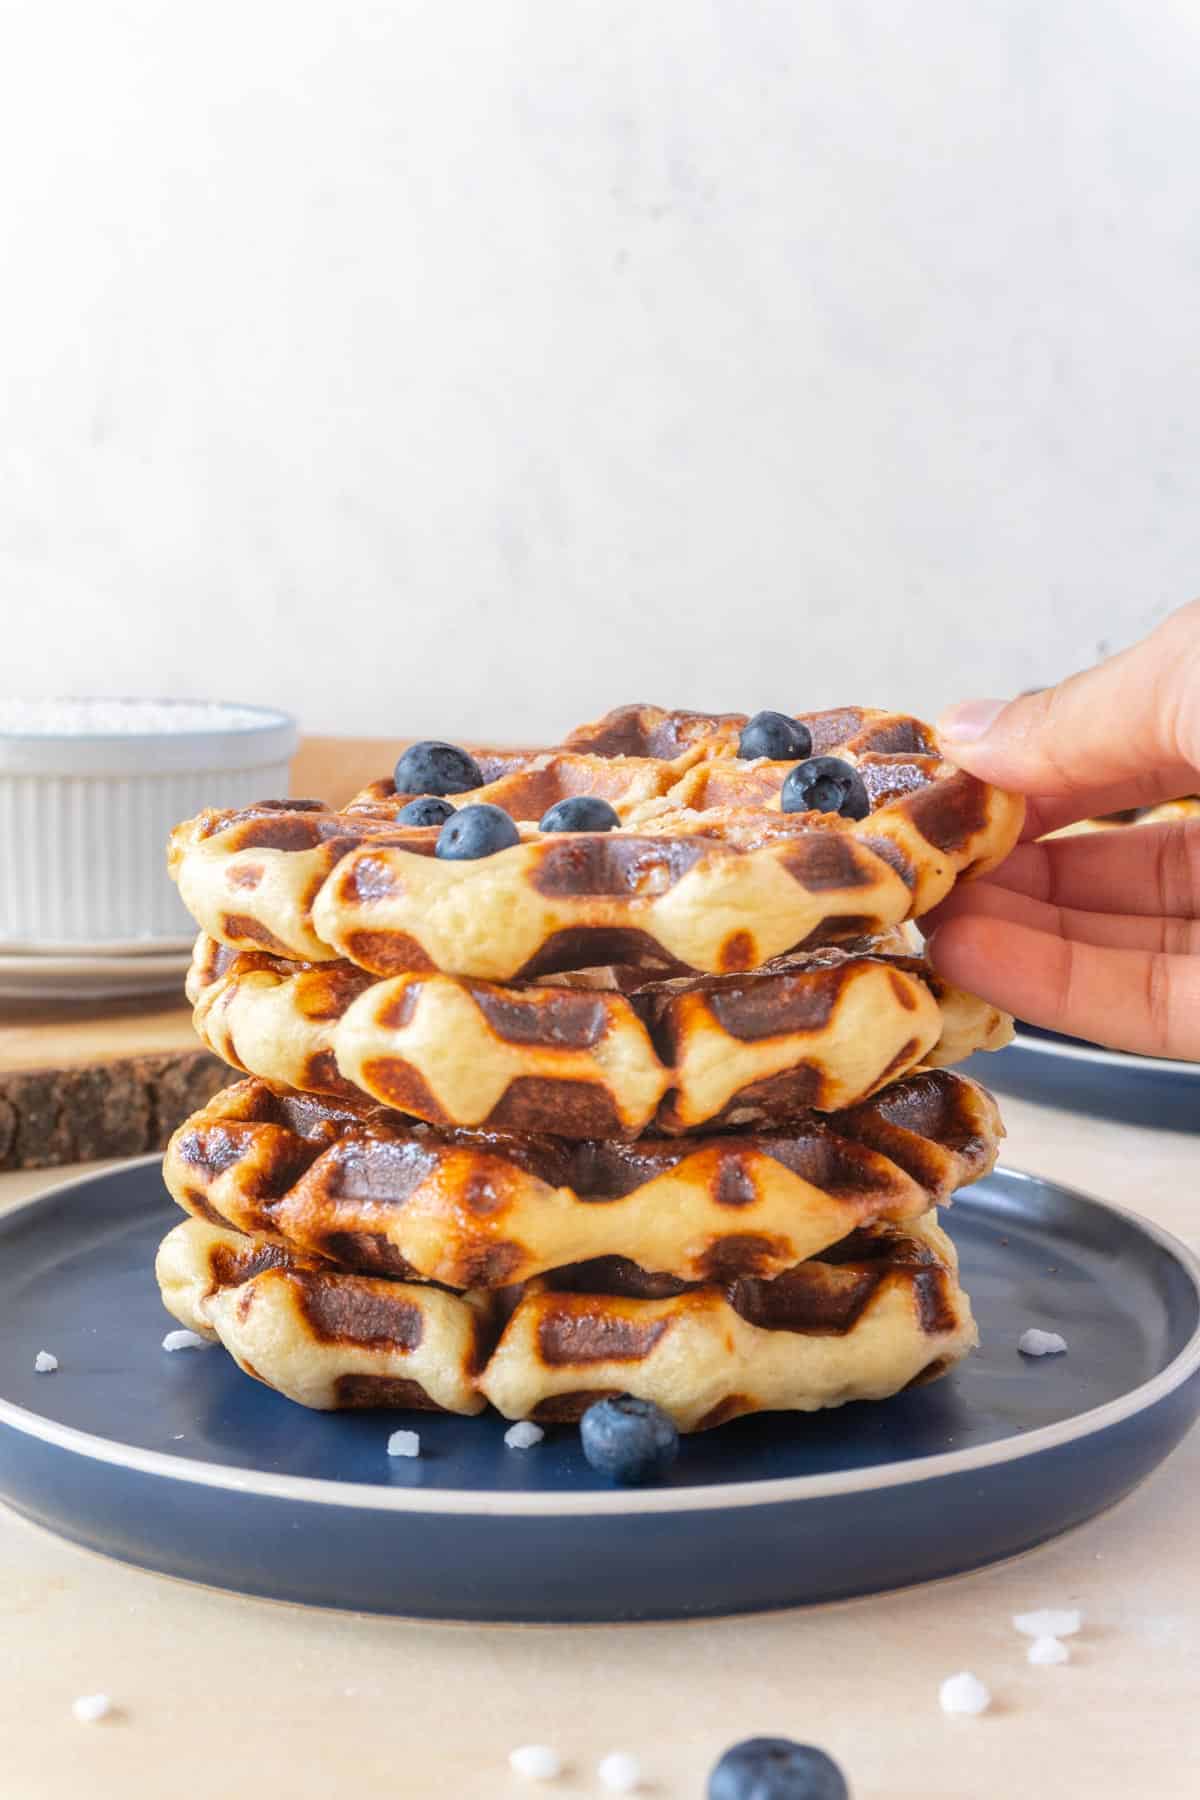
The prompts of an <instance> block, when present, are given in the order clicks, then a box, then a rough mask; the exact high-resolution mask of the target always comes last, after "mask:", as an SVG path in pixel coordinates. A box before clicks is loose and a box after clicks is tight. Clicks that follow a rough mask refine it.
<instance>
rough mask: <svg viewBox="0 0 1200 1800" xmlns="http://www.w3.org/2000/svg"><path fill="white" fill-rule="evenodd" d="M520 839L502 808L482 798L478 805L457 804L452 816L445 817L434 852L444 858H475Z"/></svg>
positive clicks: (518, 841) (466, 859) (475, 859)
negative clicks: (450, 817)
mask: <svg viewBox="0 0 1200 1800" xmlns="http://www.w3.org/2000/svg"><path fill="white" fill-rule="evenodd" d="M520 841H521V834H520V832H519V831H518V830H517V828H516V826H515V825H514V824H513V822H512V820H511V819H510V818H509V816H508V814H507V813H506V812H505V811H504V808H503V807H501V806H492V805H490V804H489V803H488V802H487V801H483V802H481V803H480V804H479V805H478V806H460V807H459V809H458V811H457V812H456V813H455V815H454V817H453V818H452V819H447V820H446V823H445V824H444V825H443V826H442V829H441V830H440V831H439V833H438V841H437V843H436V844H435V845H434V847H433V853H434V855H435V856H440V857H442V858H443V860H444V861H447V862H477V861H478V859H479V858H480V857H481V856H494V855H495V854H496V852H497V850H511V848H512V846H513V845H514V844H519V843H520Z"/></svg>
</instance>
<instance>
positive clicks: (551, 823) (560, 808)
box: [538, 794, 621, 831]
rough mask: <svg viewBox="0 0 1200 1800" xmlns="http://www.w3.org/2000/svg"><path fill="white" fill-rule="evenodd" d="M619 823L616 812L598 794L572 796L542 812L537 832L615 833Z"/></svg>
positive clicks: (556, 802)
mask: <svg viewBox="0 0 1200 1800" xmlns="http://www.w3.org/2000/svg"><path fill="white" fill-rule="evenodd" d="M620 823H621V821H620V819H619V818H618V817H617V814H616V811H615V809H614V808H613V807H611V806H610V805H609V804H608V801H607V800H601V798H600V796H599V795H598V794H572V795H571V796H570V797H569V798H568V799H566V800H557V801H555V803H554V805H553V806H552V807H550V809H549V811H548V812H544V813H543V814H542V816H541V819H540V821H539V823H538V830H539V831H615V830H616V828H617V826H618V825H619V824H620Z"/></svg>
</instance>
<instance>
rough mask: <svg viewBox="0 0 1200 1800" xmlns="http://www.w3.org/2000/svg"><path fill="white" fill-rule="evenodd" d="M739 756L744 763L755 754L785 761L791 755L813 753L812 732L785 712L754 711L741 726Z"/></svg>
mask: <svg viewBox="0 0 1200 1800" xmlns="http://www.w3.org/2000/svg"><path fill="white" fill-rule="evenodd" d="M738 755H739V756H740V757H743V758H744V759H745V760H746V761H747V762H750V761H752V760H753V759H754V758H755V757H758V756H767V757H770V759H771V761H772V762H788V761H790V760H791V758H792V757H793V756H811V755H812V732H811V731H810V730H809V729H808V726H807V725H802V724H801V723H800V721H799V719H790V718H789V717H788V715H787V714H786V713H781V712H756V713H755V715H754V717H753V718H752V719H749V720H747V722H746V724H745V725H744V726H743V727H742V735H741V737H740V738H739V739H738Z"/></svg>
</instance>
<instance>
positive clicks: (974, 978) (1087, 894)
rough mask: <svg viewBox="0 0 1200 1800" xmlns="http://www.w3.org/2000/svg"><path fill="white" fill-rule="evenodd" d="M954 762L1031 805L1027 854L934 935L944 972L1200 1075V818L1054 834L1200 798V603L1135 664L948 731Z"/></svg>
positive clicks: (955, 904) (1031, 1016)
mask: <svg viewBox="0 0 1200 1800" xmlns="http://www.w3.org/2000/svg"><path fill="white" fill-rule="evenodd" d="M938 729H939V736H940V738H941V746H942V750H943V752H944V754H945V755H946V756H947V757H949V759H950V760H951V761H952V762H954V763H957V764H959V765H960V766H961V767H962V768H964V769H969V770H970V771H971V773H972V774H974V775H978V776H980V777H982V778H983V779H984V780H986V781H990V782H993V783H995V785H996V786H998V787H1006V788H1011V789H1014V790H1016V791H1017V792H1018V793H1023V794H1026V795H1028V796H1030V799H1029V811H1028V817H1027V819H1026V823H1025V830H1024V833H1023V840H1022V842H1021V844H1019V845H1018V847H1017V848H1016V850H1014V851H1013V853H1012V855H1011V856H1010V857H1009V858H1008V860H1007V861H1006V862H1005V863H1004V864H1003V865H1002V866H1001V867H1000V868H999V869H997V870H995V871H994V872H993V873H992V874H991V875H989V876H987V877H986V879H984V880H982V881H979V882H975V883H966V884H961V885H960V886H958V887H956V888H955V889H954V891H953V892H952V893H951V895H950V897H949V898H948V899H947V900H945V901H944V902H943V903H942V905H941V906H939V907H937V908H936V909H935V911H934V912H932V913H930V914H929V915H928V918H927V919H923V920H922V921H921V924H922V928H923V929H924V930H925V932H926V933H927V935H928V936H929V955H930V958H931V960H932V961H933V963H934V966H935V967H936V968H937V969H938V970H939V972H940V973H941V974H942V975H944V976H945V977H946V978H947V980H949V981H952V982H954V983H955V984H956V985H957V986H958V987H962V988H967V989H969V990H971V991H972V992H974V993H978V994H982V995H983V996H984V997H985V998H986V999H988V1000H990V1001H992V1003H993V1004H994V1005H996V1006H1002V1007H1004V1008H1005V1009H1006V1010H1007V1011H1008V1012H1011V1013H1014V1014H1015V1015H1016V1017H1017V1018H1019V1019H1027V1020H1028V1021H1029V1022H1030V1023H1031V1024H1034V1025H1043V1026H1046V1027H1048V1028H1049V1029H1051V1030H1053V1031H1061V1032H1065V1033H1067V1034H1068V1035H1069V1036H1072V1037H1082V1038H1090V1039H1092V1040H1093V1041H1094V1042H1097V1043H1101V1044H1109V1045H1112V1046H1113V1047H1115V1048H1118V1049H1123V1050H1136V1051H1140V1052H1142V1053H1143V1054H1144V1055H1150V1056H1169V1057H1179V1058H1185V1059H1189V1060H1192V1061H1200V818H1198V819H1193V820H1188V819H1180V820H1177V821H1174V822H1172V823H1170V824H1162V825H1147V826H1138V827H1130V828H1126V829H1121V830H1113V831H1098V832H1091V833H1087V834H1086V835H1080V836H1077V837H1065V838H1059V839H1057V840H1055V841H1052V842H1050V843H1040V842H1034V841H1033V840H1035V839H1039V838H1041V837H1042V836H1043V835H1044V834H1045V833H1046V832H1050V831H1056V830H1058V829H1059V828H1060V827H1062V826H1064V825H1068V824H1072V823H1074V822H1075V821H1076V820H1079V819H1087V818H1096V817H1098V816H1100V815H1102V814H1104V813H1111V812H1118V811H1122V810H1124V809H1125V808H1127V807H1143V806H1153V805H1155V804H1157V803H1158V802H1160V801H1163V800H1169V799H1176V798H1178V797H1179V796H1180V795H1183V794H1194V793H1200V772H1198V771H1200V601H1195V602H1193V603H1192V605H1190V606H1185V607H1184V608H1182V610H1181V611H1179V612H1177V613H1174V614H1172V615H1171V617H1170V618H1168V619H1166V620H1164V622H1163V623H1162V624H1161V625H1160V626H1158V628H1157V629H1156V630H1155V631H1153V632H1151V634H1150V636H1149V637H1147V638H1144V639H1143V640H1142V642H1141V643H1140V644H1135V645H1134V647H1133V648H1132V649H1130V650H1125V651H1122V652H1121V654H1120V655H1118V656H1114V657H1111V658H1110V659H1109V661H1107V662H1105V663H1101V664H1100V665H1099V666H1098V667H1097V668H1094V669H1089V670H1086V671H1085V672H1084V673H1083V674H1080V675H1073V676H1072V677H1071V678H1070V680H1068V681H1064V682H1062V683H1061V684H1060V685H1059V686H1058V687H1054V688H1048V689H1046V690H1045V691H1043V692H1041V693H1036V694H1029V695H1026V696H1025V697H1023V698H1022V699H1020V700H1013V701H1011V702H1009V703H1008V704H1007V705H1005V704H1004V703H1002V702H1000V701H982V700H974V701H969V702H967V703H966V704H965V705H963V706H958V707H953V708H952V709H951V710H950V712H948V713H947V714H945V716H944V717H943V718H942V720H941V721H940V723H939V728H938Z"/></svg>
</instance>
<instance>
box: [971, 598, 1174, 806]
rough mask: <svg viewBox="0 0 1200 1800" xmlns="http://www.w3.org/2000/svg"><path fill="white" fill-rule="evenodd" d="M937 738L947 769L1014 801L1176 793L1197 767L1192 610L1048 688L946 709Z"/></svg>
mask: <svg viewBox="0 0 1200 1800" xmlns="http://www.w3.org/2000/svg"><path fill="white" fill-rule="evenodd" d="M938 737H939V739H940V740H941V746H942V749H943V751H944V752H945V754H946V756H947V757H948V758H949V759H950V761H951V762H954V763H957V764H958V765H959V767H960V768H964V769H968V770H969V771H970V772H971V774H972V775H978V776H980V777H982V779H983V780H985V781H991V782H994V783H995V784H996V786H997V787H1006V788H1015V789H1016V791H1017V792H1018V793H1024V794H1043V795H1064V794H1072V793H1083V792H1087V791H1089V790H1095V789H1099V788H1109V787H1115V786H1117V785H1119V784H1120V783H1122V782H1126V781H1129V780H1130V779H1132V778H1135V777H1137V776H1142V777H1146V776H1150V775H1155V774H1156V775H1159V776H1161V778H1162V779H1163V781H1164V782H1165V783H1166V784H1167V786H1170V785H1171V781H1172V779H1173V778H1178V779H1180V780H1181V781H1182V786H1181V787H1180V789H1179V790H1178V791H1179V792H1182V791H1183V788H1186V787H1187V785H1188V781H1189V779H1190V777H1191V775H1192V772H1193V771H1194V770H1195V768H1196V767H1197V766H1198V765H1200V601H1193V602H1192V604H1191V605H1190V606H1185V607H1182V608H1181V609H1180V610H1179V611H1178V612H1176V613H1172V614H1171V616H1170V618H1168V619H1164V621H1163V623H1162V624H1161V625H1159V626H1158V627H1157V629H1156V630H1154V631H1152V632H1151V634H1150V636H1149V637H1147V638H1143V639H1142V641H1141V643H1139V644H1135V645H1134V646H1133V647H1132V649H1129V650H1122V651H1121V652H1120V654H1119V655H1117V656H1113V657H1110V658H1109V659H1108V661H1107V662H1103V663H1100V664H1099V665H1098V666H1097V667H1096V668H1094V669H1086V670H1084V672H1083V673H1082V674H1080V675H1072V676H1071V677H1070V679H1069V680H1067V681H1063V682H1060V683H1059V685H1058V686H1057V687H1052V688H1044V689H1043V690H1042V691H1041V692H1040V693H1033V694H1026V695H1023V696H1022V698H1021V699H1019V700H1011V701H1009V702H1008V703H1007V704H1006V703H1005V702H1004V701H1001V700H968V701H967V702H966V703H965V704H964V705H962V706H954V707H951V709H950V711H949V712H947V713H945V714H944V715H943V716H942V718H941V719H940V720H939V721H938ZM1158 797H1159V798H1162V797H1163V795H1161V794H1160V795H1159V796H1158Z"/></svg>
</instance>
